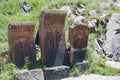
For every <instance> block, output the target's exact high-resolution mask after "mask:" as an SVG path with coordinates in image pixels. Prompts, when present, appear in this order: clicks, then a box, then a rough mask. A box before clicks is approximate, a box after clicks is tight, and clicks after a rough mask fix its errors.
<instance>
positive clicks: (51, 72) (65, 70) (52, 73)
mask: <svg viewBox="0 0 120 80" xmlns="http://www.w3.org/2000/svg"><path fill="white" fill-rule="evenodd" d="M43 71H44V78H45V80H61V79H63V78H66V77H68V76H69V71H70V67H68V66H56V67H50V68H46V69H44V70H43Z"/></svg>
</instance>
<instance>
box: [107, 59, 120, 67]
mask: <svg viewBox="0 0 120 80" xmlns="http://www.w3.org/2000/svg"><path fill="white" fill-rule="evenodd" d="M106 65H107V66H109V67H112V68H116V69H120V62H115V61H106Z"/></svg>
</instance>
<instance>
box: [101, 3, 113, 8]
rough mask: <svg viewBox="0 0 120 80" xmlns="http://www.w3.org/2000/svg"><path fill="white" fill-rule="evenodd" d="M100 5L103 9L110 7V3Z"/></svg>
mask: <svg viewBox="0 0 120 80" xmlns="http://www.w3.org/2000/svg"><path fill="white" fill-rule="evenodd" d="M100 7H101V8H103V9H105V8H110V7H112V4H111V3H100Z"/></svg>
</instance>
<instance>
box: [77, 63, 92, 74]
mask: <svg viewBox="0 0 120 80" xmlns="http://www.w3.org/2000/svg"><path fill="white" fill-rule="evenodd" d="M76 65H77V67H78V69H79V71H80V72H82V73H84V72H85V71H86V70H87V69H89V67H90V65H89V62H88V61H83V62H79V63H76Z"/></svg>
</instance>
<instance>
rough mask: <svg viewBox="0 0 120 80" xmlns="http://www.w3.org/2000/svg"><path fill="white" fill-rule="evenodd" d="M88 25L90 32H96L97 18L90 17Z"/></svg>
mask: <svg viewBox="0 0 120 80" xmlns="http://www.w3.org/2000/svg"><path fill="white" fill-rule="evenodd" d="M87 25H88V27H89V28H90V32H96V31H97V30H96V28H97V27H98V21H97V19H92V20H90V21H88V23H87Z"/></svg>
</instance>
